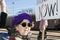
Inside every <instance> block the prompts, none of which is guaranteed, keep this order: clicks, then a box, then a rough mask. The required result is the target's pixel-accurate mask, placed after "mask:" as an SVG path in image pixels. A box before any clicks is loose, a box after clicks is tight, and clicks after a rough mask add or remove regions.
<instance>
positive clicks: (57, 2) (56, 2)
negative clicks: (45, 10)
mask: <svg viewBox="0 0 60 40" xmlns="http://www.w3.org/2000/svg"><path fill="white" fill-rule="evenodd" d="M56 11H57V13H56V15H58V0H56Z"/></svg>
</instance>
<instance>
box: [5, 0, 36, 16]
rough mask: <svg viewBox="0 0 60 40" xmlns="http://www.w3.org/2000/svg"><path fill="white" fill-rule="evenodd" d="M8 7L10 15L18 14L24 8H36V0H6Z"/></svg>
mask: <svg viewBox="0 0 60 40" xmlns="http://www.w3.org/2000/svg"><path fill="white" fill-rule="evenodd" d="M5 2H6V4H7V7H8V10H9V11H8V16H14V15H17V14H18V11H20V10H22V9H28V8H32V9H34V8H35V0H5Z"/></svg>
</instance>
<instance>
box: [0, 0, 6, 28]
mask: <svg viewBox="0 0 60 40" xmlns="http://www.w3.org/2000/svg"><path fill="white" fill-rule="evenodd" d="M0 6H1V11H2V12H1V19H0V28H4V26H5V24H6V18H7V11H6V4H5V1H4V0H0Z"/></svg>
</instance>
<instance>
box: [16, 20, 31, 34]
mask: <svg viewBox="0 0 60 40" xmlns="http://www.w3.org/2000/svg"><path fill="white" fill-rule="evenodd" d="M31 26H32V24H31V23H30V22H29V20H27V19H24V20H23V21H22V22H21V23H20V24H18V25H17V26H15V27H16V30H17V31H18V32H19V33H20V34H21V35H27V34H28V33H29V32H30V29H31Z"/></svg>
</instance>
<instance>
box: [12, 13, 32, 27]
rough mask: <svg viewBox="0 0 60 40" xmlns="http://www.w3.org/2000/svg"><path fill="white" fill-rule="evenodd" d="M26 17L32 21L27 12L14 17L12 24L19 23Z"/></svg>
mask: <svg viewBox="0 0 60 40" xmlns="http://www.w3.org/2000/svg"><path fill="white" fill-rule="evenodd" d="M24 19H27V20H29V21H30V23H32V17H31V16H30V15H28V14H27V13H22V14H19V15H18V16H15V17H14V19H13V20H12V26H14V25H17V24H18V23H21V22H22V21H23V20H24Z"/></svg>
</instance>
